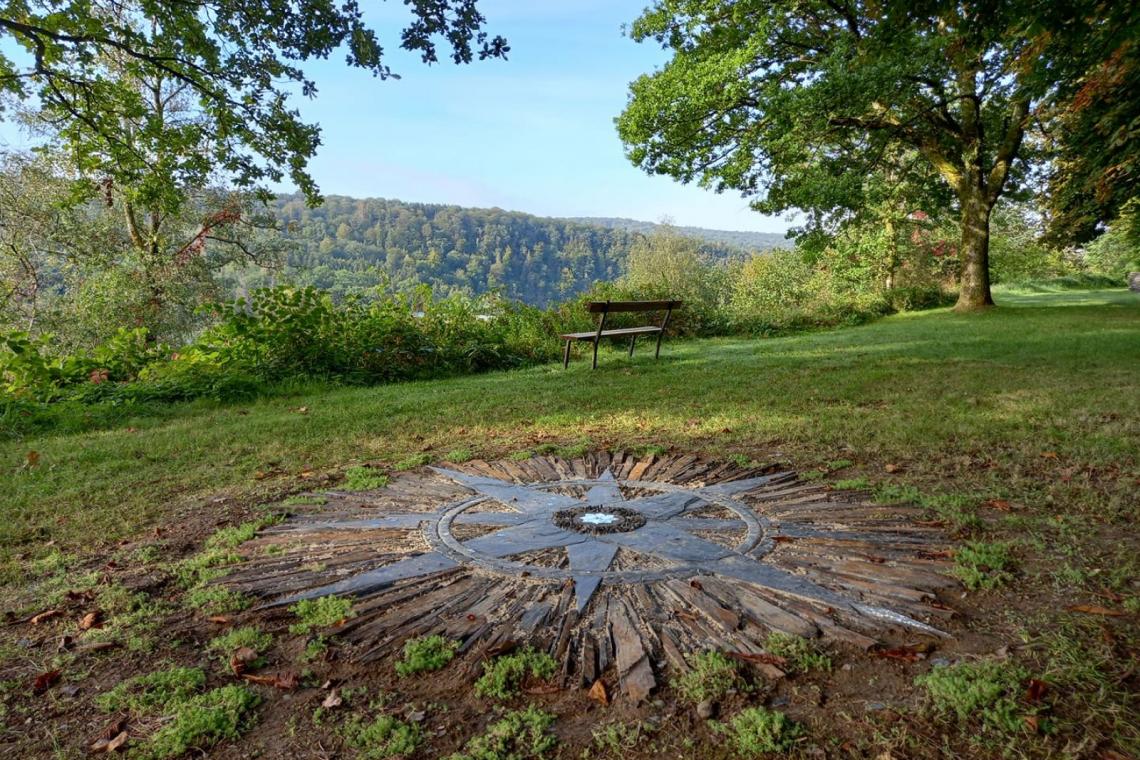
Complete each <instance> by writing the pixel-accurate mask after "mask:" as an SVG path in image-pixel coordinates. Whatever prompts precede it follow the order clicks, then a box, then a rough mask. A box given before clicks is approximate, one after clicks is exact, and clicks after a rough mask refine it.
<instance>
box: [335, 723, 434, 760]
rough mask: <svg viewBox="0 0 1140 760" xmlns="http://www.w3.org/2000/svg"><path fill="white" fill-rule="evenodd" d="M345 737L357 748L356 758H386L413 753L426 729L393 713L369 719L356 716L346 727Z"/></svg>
mask: <svg viewBox="0 0 1140 760" xmlns="http://www.w3.org/2000/svg"><path fill="white" fill-rule="evenodd" d="M344 738H345V742H346V743H347V744H348V746H350V747H352V748H353V749H355V750H356V751H357V753H358V754H357V757H361V758H366V759H367V760H387V758H396V757H409V756H411V755H412V754H413V753H414V752H415V751H416V748H417V747H418V746H419V745H420V744H421V743H423V731H422V730H421V729H420V727H419V726H417V725H416V724H414V723H405V722H404V721H402V720H399V719H397V718H393V717H392V716H391V715H381V716H380V717H378V718H376V719H375V720H373V721H370V722H365V721H364V720H362V719H361V718H360V717H359V716H353V717H352V718H350V719H349V721H348V723H347V725H345V727H344Z"/></svg>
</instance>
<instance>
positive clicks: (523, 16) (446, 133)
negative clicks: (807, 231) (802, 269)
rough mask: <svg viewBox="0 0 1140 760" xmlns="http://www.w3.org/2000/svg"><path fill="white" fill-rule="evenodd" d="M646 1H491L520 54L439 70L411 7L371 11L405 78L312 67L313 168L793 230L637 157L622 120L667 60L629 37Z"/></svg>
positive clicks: (489, 11)
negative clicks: (404, 32) (417, 37)
mask: <svg viewBox="0 0 1140 760" xmlns="http://www.w3.org/2000/svg"><path fill="white" fill-rule="evenodd" d="M646 1H647V0H569V1H568V2H554V0H529V1H528V0H497V1H487V0H484V2H481V3H480V6H479V7H480V8H481V9H482V11H483V14H484V15H485V16H486V18H487V29H488V30H489V31H490V32H491V33H492V34H502V35H503V36H505V37H506V38H507V41H508V42H509V44H510V46H511V52H510V53H509V55H508V59H507V60H506V61H502V60H487V61H481V62H480V61H476V62H473V63H471V64H470V65H464V66H456V65H454V64H452V63H451V62H450V61H449V60H447V61H444V60H442V59H443V56H442V55H441V56H440V57H441V63H439V64H438V65H434V66H430V67H429V66H425V65H423V64H422V63H421V62H420V60H419V58H418V56H416V55H413V54H409V53H406V52H405V51H399V50H397V44H396V40H397V39H398V38H397V36H396V34H395V32H394V30H395V29H398V28H399V27H400V25H401V23H402V22H403V21H404V20H405V19H406V18H407V11H405V10H404V8H403V4H402V3H398V2H388V3H386V4H384V5H383V6H380V7H381V9H382V11H381V12H380V13H376V12H374V13H373V14H372V15H371V16H369V20H370V21H372V22H373V23H374V25H375V27H376V28H377V29H378V30H379V31H380V33H381V35H382V39H381V42H382V43H385V48H386V50H387V51H388V55H389V56H390V57H389V64H390V65H391V66H392V67H393V69H394V70H395V71H396V72H397V73H398V74H400V76H401V79H399V80H388V81H379V80H377V79H374V78H373V77H371V76H370V75H368V74H367V73H365V72H361V71H356V70H350V69H347V68H346V67H345V66H344V65H343V64H342V59H341V58H339V57H334V59H332V60H329V61H323V62H320V63H319V64H316V65H309V66H308V67H307V69H306V70H307V71H309V72H310V73H311V74H312V76H313V78H315V80H316V82H317V87H318V93H317V97H316V98H315V99H314V100H312V101H305V102H302V103H301V104H300V108H301V113H302V115H303V116H304V117H305V118H306V119H307V120H310V121H316V122H319V123H320V125H321V129H322V133H323V135H322V136H323V141H324V145H323V146H322V147H321V149H320V151H319V153H318V155H317V157H316V158H315V159H314V160H313V162H312V165H311V168H312V172H313V176H314V177H315V178H316V179H317V182H318V184H319V185H320V186H321V190H322V192H324V193H326V194H343V195H352V196H358V197H385V198H399V199H401V200H407V201H422V202H430V203H454V204H458V205H461V206H477V207H489V206H498V207H500V208H505V209H510V210H516V211H526V212H529V213H533V214H539V215H542V216H620V217H630V218H633V219H642V220H647V221H660V220H661V219H662V218H669V219H671V220H672V221H673V222H674V223H676V224H682V225H694V226H701V227H712V228H718V229H734V230H756V231H763V232H783V231H784V230H786V229H787V227H788V226H789V222H788V221H786V220H784V219H781V218H772V217H765V216H762V215H760V214H757V213H756V212H755V211H752V210H751V209H749V208H748V203H747V201H746V200H744V199H743V198H741V197H740V196H739V195H737V194H730V193H725V194H717V193H713V192H712V191H708V190H703V189H701V188H699V187H697V186H695V185H693V186H683V185H681V184H679V183H677V182H676V181H674V180H673V179H671V178H669V177H660V176H657V177H655V176H650V175H648V174H645V173H644V172H642V171H641V170H640V169H637V168H636V167H634V166H633V164H631V163H630V162H629V160H628V159H626V157H625V155H624V153H623V149H622V145H621V141H620V140H619V139H618V136H617V131H616V128H615V127H614V122H613V120H614V117H616V116H617V115H618V114H619V113H620V112H621V110H622V108H623V107H624V105H625V102H626V96H627V91H628V90H627V88H628V85H629V82H630V81H632V80H633V79H635V78H636V77H637V76H638V75H640V74H642V73H647V72H650V71H652V70H653V69H654V68H655V67H656V66H659V65H661V64H662V63H664V61H665V60H666V54H665V53H664V52H663V51H662V50H661V49H660V48H659V47H657V46H656V45H654V44H652V43H646V44H637V43H635V42H633V41H632V40H631V39H629V38H628V37H626V36H624V35H623V34H622V25H623V24H627V23H629V22H631V21H632V20H633V19H635V18H636V17H637V16H638V14H639V13H640V11H641V10H642V9H643V8H644V7H645V4H646ZM366 7H367V4H366ZM373 7H375V4H373Z"/></svg>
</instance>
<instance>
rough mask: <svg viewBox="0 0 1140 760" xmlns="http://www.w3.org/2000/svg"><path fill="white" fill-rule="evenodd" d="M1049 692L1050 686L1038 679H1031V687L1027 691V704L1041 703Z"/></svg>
mask: <svg viewBox="0 0 1140 760" xmlns="http://www.w3.org/2000/svg"><path fill="white" fill-rule="evenodd" d="M1048 691H1049V684H1047V683H1045V682H1044V681H1040V680H1038V679H1036V678H1031V679H1029V685H1028V686H1027V687H1026V689H1025V701H1026V702H1030V703H1033V702H1040V701H1041V698H1042V697H1044V696H1045V694H1046V692H1048Z"/></svg>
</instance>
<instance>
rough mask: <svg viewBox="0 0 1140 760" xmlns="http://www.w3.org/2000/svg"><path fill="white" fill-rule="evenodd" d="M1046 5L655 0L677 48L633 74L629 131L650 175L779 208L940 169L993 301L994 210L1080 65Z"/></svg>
mask: <svg viewBox="0 0 1140 760" xmlns="http://www.w3.org/2000/svg"><path fill="white" fill-rule="evenodd" d="M1080 12H1086V13H1088V15H1095V13H1096V12H1095V10H1094V9H1091V8H1089V9H1082V10H1081V11H1080ZM1038 13H1041V11H1040V10H1039V9H1038V8H1037V7H1035V6H1032V4H1026V3H1021V4H1018V3H1009V4H1005V5H1001V6H994V7H991V8H987V9H986V10H985V12H979V13H977V14H974V15H970V16H969V17H966V16H963V15H961V11H960V9H959V8H958V7H956V6H952V5H924V6H907V7H906V8H896V7H894V6H886V5H875V4H871V5H859V4H854V5H851V4H842V3H828V2H822V1H819V2H807V3H804V2H799V1H798V0H797V1H793V0H787V1H785V2H770V3H753V2H749V3H744V4H739V3H730V2H727V0H696V1H693V0H657V2H655V3H654V4H653V5H651V6H650V7H649V8H647V9H646V10H645V11H644V12H643V13H642V15H641V16H640V18H638V19H637V20H636V21H635V22H634V23H633V25H632V29H631V36H632V37H633V38H634V39H635V40H637V41H639V42H642V41H646V40H652V41H655V42H657V43H658V44H660V45H661V46H662V47H663V48H664V49H665V50H666V51H668V53H669V54H670V56H671V57H670V59H669V60H668V62H667V63H666V64H665V65H664V66H662V67H661V68H659V69H657V70H656V71H654V72H653V73H651V74H646V75H643V76H641V77H640V78H638V79H637V80H636V81H635V82H633V83H632V85H631V87H630V92H631V96H630V100H629V103H628V105H627V107H626V109H625V111H624V112H623V113H622V114H621V116H620V117H619V119H618V131H619V133H620V135H621V138H622V140H623V141H624V143H625V144H626V147H627V152H628V155H629V158H630V160H631V161H632V162H633V163H634V164H635V165H637V166H639V167H641V168H642V169H644V170H646V171H647V172H650V173H655V174H666V175H669V176H672V177H674V178H676V179H678V180H680V181H682V182H689V181H694V180H696V181H698V182H700V183H701V184H702V185H704V186H707V187H712V188H715V189H717V190H724V189H734V190H738V191H740V192H741V193H742V194H743V195H745V196H746V197H749V198H751V199H752V202H753V206H754V207H755V208H757V209H758V210H761V211H766V212H779V211H784V210H787V209H790V208H797V209H803V210H805V211H806V212H807V213H808V214H809V216H810V215H813V214H814V215H824V216H827V215H833V214H839V215H843V214H847V213H849V212H850V210H851V209H863V208H865V207H868V206H874V205H876V204H877V203H878V202H879V201H880V200H882V198H881V197H877V196H876V191H877V189H878V188H879V187H881V186H882V182H883V180H884V179H887V178H888V177H889V172H891V171H894V172H899V171H900V167H903V168H902V169H901V173H900V174H899V176H900V177H901V178H903V179H904V180H905V181H906V182H907V183H908V184H909V185H911V186H912V187H916V188H920V189H922V192H921V193H920V194H922V195H929V193H926V192H925V188H926V187H928V186H929V185H930V184H931V183H930V182H929V181H928V180H926V179H924V177H925V176H927V175H931V174H935V173H936V174H937V175H939V176H940V177H941V179H942V181H944V182H945V184H946V186H947V187H948V188H949V190H950V191H951V192H952V193H953V194H954V196H955V198H956V201H957V204H958V207H959V212H960V215H961V220H962V222H961V228H960V232H961V242H960V245H959V248H958V254H959V257H960V260H961V270H960V283H961V288H960V292H959V300H958V305H959V307H960V308H962V309H975V308H979V307H983V306H985V305H988V304H991V303H992V299H991V296H990V290H989V279H988V277H989V264H988V231H989V214H990V209H991V208H992V207H993V205H994V204H995V203H996V202H997V200H998V199H999V198H1000V197H1002V195H1003V193H1005V192H1006V191H1007V190H1008V189H1009V188H1010V187H1011V186H1012V187H1016V186H1017V185H1018V184H1019V183H1020V180H1021V178H1022V175H1023V174H1024V171H1023V170H1024V168H1025V167H1024V166H1022V165H1021V164H1020V163H1019V159H1022V158H1024V157H1025V154H1026V153H1027V152H1028V151H1027V150H1026V149H1025V148H1023V138H1024V136H1025V133H1026V131H1027V129H1028V128H1029V126H1030V124H1031V119H1032V118H1033V116H1034V115H1035V114H1037V113H1039V112H1040V111H1041V109H1042V105H1043V103H1044V102H1045V100H1046V95H1047V94H1048V93H1049V92H1050V91H1051V89H1052V88H1053V87H1054V86H1055V84H1056V82H1055V78H1056V77H1062V76H1064V77H1069V78H1075V77H1079V76H1080V75H1081V74H1082V73H1083V70H1082V69H1081V68H1080V67H1075V68H1074V69H1072V70H1066V69H1057V68H1056V67H1055V66H1052V64H1054V63H1055V61H1056V60H1057V58H1058V57H1059V56H1061V55H1063V50H1061V49H1059V48H1061V47H1062V45H1061V43H1059V42H1058V40H1057V39H1055V38H1056V37H1059V38H1060V39H1061V41H1062V42H1063V41H1064V40H1067V39H1071V38H1070V37H1068V36H1066V35H1054V34H1052V32H1053V31H1054V30H1053V29H1051V28H1045V26H1044V25H1043V24H1042V23H1041V19H1039V18H1037V17H1036V14H1038ZM1066 32H1067V30H1066ZM908 154H909V155H917V156H921V159H922V164H921V165H919V166H920V169H915V170H908V169H907V168H905V167H907V166H908V164H906V163H905V162H906V159H907V157H908ZM888 183H889V179H888Z"/></svg>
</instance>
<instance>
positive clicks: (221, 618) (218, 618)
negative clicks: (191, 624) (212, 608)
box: [206, 615, 230, 625]
mask: <svg viewBox="0 0 1140 760" xmlns="http://www.w3.org/2000/svg"><path fill="white" fill-rule="evenodd" d="M206 620H207V621H208V622H210V623H219V624H221V625H229V624H230V619H229V618H228V617H226V616H225V615H210V617H208V618H206Z"/></svg>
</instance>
